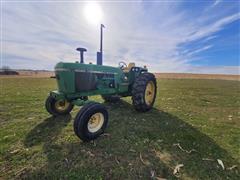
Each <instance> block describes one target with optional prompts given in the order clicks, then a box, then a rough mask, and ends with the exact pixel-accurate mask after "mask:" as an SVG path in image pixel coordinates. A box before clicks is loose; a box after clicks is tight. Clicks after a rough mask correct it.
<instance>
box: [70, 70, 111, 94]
mask: <svg viewBox="0 0 240 180" xmlns="http://www.w3.org/2000/svg"><path fill="white" fill-rule="evenodd" d="M103 81H107V82H111V83H112V84H114V74H109V73H95V72H94V73H93V72H75V88H76V92H84V91H91V90H96V89H97V86H98V85H104V84H105V83H104V84H102V83H103ZM106 86H107V87H108V86H109V83H107V84H106Z"/></svg>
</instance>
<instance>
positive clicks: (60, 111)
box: [45, 96, 73, 116]
mask: <svg viewBox="0 0 240 180" xmlns="http://www.w3.org/2000/svg"><path fill="white" fill-rule="evenodd" d="M45 108H46V110H47V111H48V112H49V113H50V114H52V115H54V116H59V115H65V114H68V113H70V112H71V111H72V109H73V104H71V103H70V102H68V101H67V100H66V99H59V100H57V99H55V98H54V97H52V96H48V98H47V99H46V102H45Z"/></svg>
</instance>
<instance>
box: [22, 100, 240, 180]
mask: <svg viewBox="0 0 240 180" xmlns="http://www.w3.org/2000/svg"><path fill="white" fill-rule="evenodd" d="M104 105H105V106H106V107H107V109H108V112H109V124H108V128H107V129H106V134H105V135H103V136H101V137H99V138H98V139H97V140H95V141H94V142H89V143H82V142H81V141H79V140H78V139H77V138H76V139H77V140H76V139H74V140H73V141H72V142H70V143H68V142H66V143H62V144H61V143H60V144H59V143H57V142H56V139H57V138H58V136H59V135H60V133H61V130H62V128H64V127H65V126H66V125H67V124H68V122H69V121H70V120H71V116H70V115H69V116H63V117H58V118H57V119H56V118H53V117H50V118H47V119H46V120H45V121H43V122H42V123H40V124H39V125H37V126H36V127H35V128H34V129H33V130H32V131H30V132H29V134H28V135H27V137H26V139H25V146H27V147H32V146H35V145H37V144H39V143H43V153H44V155H45V156H46V157H47V164H46V165H45V166H44V167H41V168H38V169H37V170H35V171H29V172H28V173H26V174H24V176H23V177H22V178H27V179H36V178H41V179H44V178H47V179H49V178H50V179H54V178H55V179H59V178H61V179H84V178H85V179H86V177H87V179H88V178H89V179H100V178H101V177H102V178H103V179H150V177H151V172H154V176H155V177H161V178H167V179H177V177H176V176H174V175H173V169H174V167H175V166H176V165H178V164H183V165H184V167H182V168H181V170H180V173H179V175H180V178H181V179H187V178H190V179H239V170H238V169H237V168H235V169H234V170H225V171H224V170H222V169H221V166H220V165H218V163H217V162H216V160H217V159H221V160H222V161H223V162H224V165H225V166H226V167H230V166H232V165H235V164H236V162H237V161H236V160H235V159H233V158H232V157H231V156H230V155H229V154H228V152H227V151H226V150H224V149H223V148H221V147H220V146H219V145H217V144H216V142H214V140H213V139H211V138H210V137H208V136H207V135H205V134H204V133H202V132H200V131H199V130H197V129H196V128H194V127H193V126H192V125H190V124H188V123H186V122H185V121H184V120H181V119H179V118H178V117H176V116H174V115H171V114H169V113H167V112H163V111H160V110H158V109H152V110H151V111H149V112H147V113H139V112H136V111H135V110H134V108H133V107H132V105H131V104H129V103H127V102H126V101H123V100H121V101H120V102H118V103H116V104H111V103H110V104H109V103H104ZM174 144H175V145H174ZM176 144H179V145H180V146H181V147H182V148H183V149H184V150H187V151H190V150H191V149H194V150H196V151H193V152H191V153H188V152H186V151H183V150H181V149H180V148H179V147H178V146H177V145H176ZM204 158H208V159H210V160H207V161H205V160H203V159H204ZM238 167H239V166H238Z"/></svg>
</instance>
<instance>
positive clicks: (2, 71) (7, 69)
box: [0, 66, 19, 75]
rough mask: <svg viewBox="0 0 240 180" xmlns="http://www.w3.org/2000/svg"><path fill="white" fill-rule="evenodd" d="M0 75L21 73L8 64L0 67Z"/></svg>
mask: <svg viewBox="0 0 240 180" xmlns="http://www.w3.org/2000/svg"><path fill="white" fill-rule="evenodd" d="M0 75H19V73H18V72H17V71H15V70H12V69H10V67H8V66H3V67H2V68H1V69H0Z"/></svg>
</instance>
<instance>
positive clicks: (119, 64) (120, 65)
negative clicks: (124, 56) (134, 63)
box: [118, 61, 127, 69]
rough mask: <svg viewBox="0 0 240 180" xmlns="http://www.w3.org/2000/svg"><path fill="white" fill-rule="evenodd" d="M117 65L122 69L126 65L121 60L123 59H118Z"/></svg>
mask: <svg viewBox="0 0 240 180" xmlns="http://www.w3.org/2000/svg"><path fill="white" fill-rule="evenodd" d="M118 66H119V67H120V68H121V69H124V68H126V67H127V64H126V63H125V62H123V61H120V62H119V63H118Z"/></svg>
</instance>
